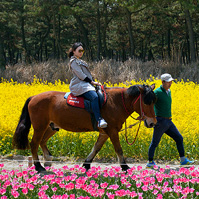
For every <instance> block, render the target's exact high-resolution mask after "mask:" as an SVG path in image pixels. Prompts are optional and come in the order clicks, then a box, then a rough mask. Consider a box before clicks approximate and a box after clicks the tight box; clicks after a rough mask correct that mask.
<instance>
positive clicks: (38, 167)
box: [35, 162, 46, 173]
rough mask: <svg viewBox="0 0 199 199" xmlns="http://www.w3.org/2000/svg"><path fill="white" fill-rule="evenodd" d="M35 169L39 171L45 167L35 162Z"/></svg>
mask: <svg viewBox="0 0 199 199" xmlns="http://www.w3.org/2000/svg"><path fill="white" fill-rule="evenodd" d="M35 170H36V171H37V172H38V173H41V172H43V171H46V169H45V168H44V167H42V166H41V164H40V162H37V163H35Z"/></svg>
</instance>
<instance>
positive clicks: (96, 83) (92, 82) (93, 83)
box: [91, 81, 101, 86]
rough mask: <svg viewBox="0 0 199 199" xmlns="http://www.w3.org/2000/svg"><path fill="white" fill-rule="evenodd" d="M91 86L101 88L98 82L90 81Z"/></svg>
mask: <svg viewBox="0 0 199 199" xmlns="http://www.w3.org/2000/svg"><path fill="white" fill-rule="evenodd" d="M91 84H92V85H96V86H101V84H100V83H99V82H94V81H91Z"/></svg>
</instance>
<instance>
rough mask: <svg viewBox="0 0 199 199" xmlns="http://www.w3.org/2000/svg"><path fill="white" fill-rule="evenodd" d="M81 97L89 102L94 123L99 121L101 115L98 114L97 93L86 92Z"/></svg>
mask: <svg viewBox="0 0 199 199" xmlns="http://www.w3.org/2000/svg"><path fill="white" fill-rule="evenodd" d="M82 96H83V97H84V98H85V99H87V100H89V101H90V102H91V108H92V110H93V113H94V116H95V119H96V121H99V120H100V119H101V114H100V108H99V99H98V95H97V93H96V92H95V91H88V92H86V93H84V94H82Z"/></svg>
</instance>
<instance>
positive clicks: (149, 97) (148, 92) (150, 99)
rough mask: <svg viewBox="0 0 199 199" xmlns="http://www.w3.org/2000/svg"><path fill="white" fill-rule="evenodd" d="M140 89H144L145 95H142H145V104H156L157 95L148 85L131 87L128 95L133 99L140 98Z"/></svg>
mask: <svg viewBox="0 0 199 199" xmlns="http://www.w3.org/2000/svg"><path fill="white" fill-rule="evenodd" d="M139 87H141V88H142V89H143V93H142V94H143V100H144V104H146V105H150V104H152V103H155V102H156V95H155V93H154V92H153V89H152V88H151V87H150V86H148V85H146V84H143V85H134V86H131V87H129V88H128V89H127V93H128V95H130V96H132V97H136V96H138V95H139V94H140V89H139Z"/></svg>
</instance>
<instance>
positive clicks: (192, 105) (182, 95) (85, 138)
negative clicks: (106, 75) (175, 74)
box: [0, 77, 199, 160]
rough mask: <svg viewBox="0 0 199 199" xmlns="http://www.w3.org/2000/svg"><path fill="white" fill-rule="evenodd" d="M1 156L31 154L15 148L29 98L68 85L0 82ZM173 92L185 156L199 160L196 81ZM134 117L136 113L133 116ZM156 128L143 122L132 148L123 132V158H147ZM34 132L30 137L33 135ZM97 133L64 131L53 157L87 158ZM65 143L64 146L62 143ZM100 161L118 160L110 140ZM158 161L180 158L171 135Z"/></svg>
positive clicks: (198, 87)
mask: <svg viewBox="0 0 199 199" xmlns="http://www.w3.org/2000/svg"><path fill="white" fill-rule="evenodd" d="M143 83H145V84H152V83H155V84H156V88H157V87H159V86H160V84H161V81H160V80H157V79H154V78H153V77H151V79H150V80H147V81H146V82H144V81H142V80H140V81H139V82H135V81H133V80H132V81H131V82H125V84H123V83H120V84H118V85H111V84H110V83H109V84H108V85H107V86H109V87H112V86H120V87H128V86H130V85H134V84H143ZM0 90H1V92H0V155H5V154H9V153H20V154H21V153H22V154H24V155H25V154H29V153H30V151H25V152H19V151H14V150H13V149H12V136H13V134H14V131H15V128H16V126H17V124H18V120H19V117H20V114H21V110H22V108H23V106H24V103H25V101H26V99H27V98H28V97H30V96H32V95H36V94H39V93H41V92H45V91H50V90H56V91H65V92H68V91H69V85H68V84H65V83H62V82H60V81H57V82H55V84H52V83H47V82H41V81H39V80H38V79H35V80H34V82H33V83H32V84H28V85H27V84H26V83H24V84H18V83H17V82H13V81H12V80H11V81H10V82H8V81H6V80H2V83H0ZM171 91H172V113H173V114H172V115H173V122H174V123H175V125H176V126H177V128H178V129H179V131H180V132H181V133H182V135H183V137H184V145H185V153H186V155H187V156H188V157H190V158H193V159H197V158H198V157H199V148H198V143H199V133H198V132H199V125H198V121H199V114H198V113H199V101H198V96H199V85H198V84H197V83H194V82H189V81H188V82H183V81H178V82H173V84H172V86H171ZM133 115H134V116H135V117H136V116H137V114H135V113H134V114H133ZM134 122H135V121H134V120H133V119H132V118H128V120H127V125H130V124H132V123H134ZM137 128H138V126H135V127H134V128H132V129H131V130H128V138H129V141H133V139H134V137H135V134H136V131H137ZM152 132H153V129H148V128H146V127H144V125H143V123H142V124H141V128H140V131H139V135H138V138H137V140H136V142H135V143H134V144H133V145H132V146H129V145H128V144H127V143H126V141H125V136H124V132H121V133H120V140H121V144H122V148H123V151H124V155H125V156H126V157H132V158H141V159H146V158H147V153H148V147H149V145H150V141H151V138H152ZM32 133H33V131H32V129H31V132H30V134H29V136H30V139H31V136H32ZM97 136H98V132H91V133H72V132H67V131H65V130H60V131H59V132H58V133H57V134H55V135H54V136H53V137H52V138H51V139H50V140H49V142H48V147H49V149H50V151H51V153H52V154H53V155H54V156H60V155H61V156H70V157H71V156H73V157H82V158H85V157H86V156H87V155H88V154H89V152H90V151H91V149H92V147H93V145H94V143H95V141H96V139H97ZM60 143H62V144H60ZM98 157H99V158H102V157H106V158H112V157H115V152H114V149H113V146H112V144H111V143H110V141H109V140H108V141H107V143H106V144H105V146H104V147H103V148H102V150H101V151H100V153H99V154H98ZM155 158H159V159H167V160H170V159H177V158H178V153H177V149H176V145H175V143H174V142H173V140H171V139H170V138H169V137H168V136H166V135H164V136H163V138H162V140H161V143H160V144H159V146H158V148H157V150H156V154H155Z"/></svg>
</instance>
